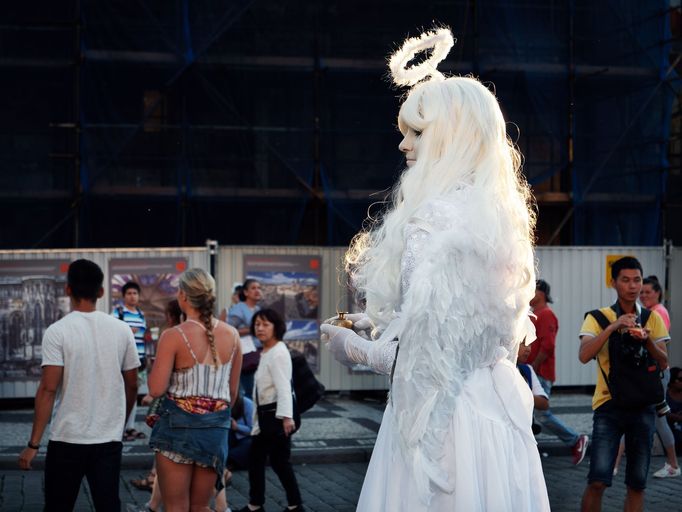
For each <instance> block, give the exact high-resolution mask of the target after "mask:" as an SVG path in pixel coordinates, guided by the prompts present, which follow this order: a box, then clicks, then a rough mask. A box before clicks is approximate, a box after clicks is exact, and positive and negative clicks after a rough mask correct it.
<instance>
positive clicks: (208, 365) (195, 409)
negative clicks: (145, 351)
mask: <svg viewBox="0 0 682 512" xmlns="http://www.w3.org/2000/svg"><path fill="white" fill-rule="evenodd" d="M178 303H179V304H180V309H182V312H183V313H184V314H185V315H186V318H187V320H186V321H185V322H183V323H182V324H180V325H178V326H176V327H174V328H172V329H168V330H166V331H164V333H163V335H162V336H161V339H160V340H159V345H158V349H157V355H156V361H155V362H154V368H153V369H152V373H151V375H150V377H149V393H150V394H151V395H152V396H154V397H159V396H165V398H164V400H163V404H162V406H161V408H160V411H159V419H158V421H157V422H156V423H155V424H154V427H153V429H152V435H151V438H150V440H149V444H150V446H151V447H152V449H153V450H154V452H155V453H156V468H157V474H158V479H159V485H160V487H161V495H162V496H163V506H164V510H165V511H166V512H173V511H176V510H177V511H187V510H190V509H191V510H193V511H194V510H197V511H198V510H210V509H209V503H210V500H211V497H212V496H213V494H214V492H215V489H216V488H218V489H220V488H222V487H223V481H222V479H223V471H224V469H225V461H226V460H227V434H228V431H229V427H230V407H231V405H232V404H233V403H234V400H235V399H236V397H237V390H238V388H239V373H240V371H241V360H242V358H241V349H240V345H239V334H238V333H237V331H236V329H234V327H231V326H229V325H227V324H226V323H224V322H220V321H218V320H217V319H215V318H214V317H213V308H214V304H215V281H214V279H213V277H211V276H210V275H209V274H208V273H206V272H205V271H204V270H202V269H190V270H187V271H185V272H184V273H183V274H182V275H181V276H180V285H179V291H178Z"/></svg>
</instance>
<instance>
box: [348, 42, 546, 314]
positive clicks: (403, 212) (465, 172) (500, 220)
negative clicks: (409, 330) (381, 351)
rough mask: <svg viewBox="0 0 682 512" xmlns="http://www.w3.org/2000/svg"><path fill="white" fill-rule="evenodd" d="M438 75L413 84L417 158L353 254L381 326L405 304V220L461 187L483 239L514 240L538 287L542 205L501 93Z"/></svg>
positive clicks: (406, 124) (522, 284)
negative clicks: (536, 243) (535, 251)
mask: <svg viewBox="0 0 682 512" xmlns="http://www.w3.org/2000/svg"><path fill="white" fill-rule="evenodd" d="M448 33H449V32H448ZM450 37H451V36H450ZM430 75H431V78H430V79H428V80H426V81H421V82H419V83H417V84H416V85H415V86H414V87H412V89H411V90H410V91H409V94H408V95H407V97H406V99H405V101H404V102H403V104H402V106H401V108H400V113H399V115H398V127H399V128H400V131H401V132H402V133H403V134H405V133H407V130H408V129H409V128H411V129H413V130H415V131H416V132H421V135H419V152H418V155H417V160H416V162H415V163H414V165H413V166H412V167H411V168H407V169H405V171H404V172H403V174H402V175H401V177H400V179H399V180H398V182H397V183H396V184H395V186H394V187H393V190H392V195H391V202H390V203H389V205H388V208H387V209H386V211H385V212H384V213H383V215H382V217H381V218H379V219H376V220H374V221H373V225H371V226H370V227H369V228H368V229H367V230H365V231H363V232H361V233H359V234H358V235H356V237H355V238H354V239H353V242H352V243H351V247H350V249H349V250H348V253H347V254H346V270H347V272H348V273H349V275H350V278H351V282H352V284H353V286H354V287H355V289H356V290H357V292H358V294H359V298H360V299H364V300H365V301H366V312H367V314H368V315H369V317H370V318H371V319H372V320H373V321H374V323H375V324H376V325H377V326H379V327H381V326H385V325H386V324H387V323H388V322H389V321H390V320H391V318H392V315H393V312H394V311H397V310H398V309H399V308H400V303H401V286H400V261H401V257H402V253H403V244H404V241H403V229H404V227H405V225H406V224H407V223H408V221H410V219H411V218H412V216H413V215H414V213H415V212H416V211H417V210H418V209H419V208H420V207H421V206H422V205H424V203H425V202H427V201H429V200H431V199H434V198H445V199H447V197H448V196H449V195H450V194H451V193H453V192H455V191H458V190H462V189H467V197H471V198H473V199H474V200H475V203H474V204H476V205H477V211H475V212H474V215H472V218H471V219H467V221H469V222H474V223H475V224H476V226H477V230H476V232H477V233H478V235H479V237H481V239H482V240H483V241H484V242H485V243H486V244H489V245H490V247H491V248H496V247H499V246H500V244H504V245H506V247H507V249H508V250H510V251H511V252H509V253H508V254H509V256H510V257H512V258H513V259H515V260H516V262H523V263H522V264H521V265H520V266H521V268H526V267H528V271H527V272H526V271H524V272H522V273H521V274H522V275H518V276H515V279H517V280H518V283H517V284H518V287H519V288H520V289H524V290H525V289H528V292H529V293H530V295H531V296H532V290H534V287H535V282H534V277H533V275H534V273H533V256H532V246H533V233H534V228H535V213H534V207H533V204H532V198H531V194H530V190H529V187H528V184H527V183H526V181H525V178H524V176H523V174H522V173H521V170H520V168H521V155H520V153H519V152H518V151H517V150H516V149H515V147H514V144H513V143H512V142H511V140H510V139H509V138H508V136H507V133H506V125H505V120H504V117H503V116H502V112H501V111H500V107H499V104H498V102H497V99H496V98H495V96H494V95H493V94H492V93H491V92H490V91H489V90H488V88H486V87H485V86H484V85H483V84H482V83H481V82H480V81H479V80H477V79H476V78H473V77H469V76H453V77H450V78H445V77H443V76H442V75H441V74H440V73H438V72H434V73H431V74H430ZM394 77H395V72H394ZM394 80H395V81H396V83H400V81H399V80H397V79H396V78H394ZM514 266H515V265H512V267H514ZM516 268H518V266H517V267H516Z"/></svg>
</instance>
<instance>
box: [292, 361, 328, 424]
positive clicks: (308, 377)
mask: <svg viewBox="0 0 682 512" xmlns="http://www.w3.org/2000/svg"><path fill="white" fill-rule="evenodd" d="M289 353H290V354H291V381H292V384H293V388H294V393H295V394H296V407H297V408H298V412H299V414H303V413H304V412H306V411H307V410H308V409H310V408H311V407H312V406H313V405H315V404H316V403H317V401H318V400H319V399H320V398H322V396H323V395H324V386H323V385H322V383H321V382H320V381H318V380H317V379H316V378H315V374H314V373H313V371H312V370H311V369H310V366H308V361H306V359H305V356H304V355H303V354H302V353H301V352H299V351H298V350H290V351H289Z"/></svg>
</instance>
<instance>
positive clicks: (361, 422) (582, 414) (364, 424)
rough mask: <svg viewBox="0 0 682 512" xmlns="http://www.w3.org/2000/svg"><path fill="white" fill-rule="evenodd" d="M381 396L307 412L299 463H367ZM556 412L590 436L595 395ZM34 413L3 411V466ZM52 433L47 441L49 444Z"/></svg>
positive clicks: (562, 403)
mask: <svg viewBox="0 0 682 512" xmlns="http://www.w3.org/2000/svg"><path fill="white" fill-rule="evenodd" d="M384 405H385V404H384V402H382V401H380V400H369V399H365V400H353V399H350V398H348V397H339V396H335V395H331V396H327V397H325V398H324V399H323V400H321V401H320V402H318V404H317V405H316V406H315V407H314V408H313V409H311V410H310V411H308V412H306V413H305V414H304V415H303V424H302V427H301V430H300V431H299V432H298V433H297V434H296V435H295V436H294V439H293V450H292V460H293V461H294V463H309V462H311V463H321V462H325V463H338V462H367V461H368V460H369V457H370V455H371V452H372V447H373V446H374V442H375V440H376V436H377V433H378V432H379V425H380V424H381V418H382V415H383V411H384ZM552 410H553V411H554V413H555V414H556V415H557V417H559V418H560V419H561V420H562V421H564V422H565V423H566V424H567V425H568V426H571V427H573V428H574V429H575V430H576V431H578V432H585V433H587V434H589V433H590V432H591V428H592V412H591V410H590V397H589V396H588V395H584V394H565V395H562V394H556V395H555V396H552ZM145 414H146V408H145V407H139V408H138V414H137V417H136V428H137V429H138V430H139V431H140V432H144V433H146V434H147V435H149V433H150V429H149V428H148V427H147V425H146V424H145V423H144V417H145ZM32 420H33V411H31V410H18V411H2V413H1V414H0V469H15V468H16V467H17V466H16V461H17V458H18V455H19V453H20V452H21V450H22V449H23V447H24V446H25V445H26V441H27V439H28V438H29V436H30V433H31V423H32ZM46 439H47V436H45V438H44V439H43V443H42V444H43V445H45V444H46ZM147 442H148V439H139V440H135V441H131V442H126V443H124V444H123V463H122V464H123V467H124V468H146V467H147V466H149V465H150V462H149V461H150V460H151V456H152V453H151V451H150V449H149V446H148V444H147ZM538 443H539V446H540V450H541V451H543V452H545V453H549V454H551V455H558V454H569V453H570V448H569V447H566V446H565V445H563V444H562V443H561V442H559V440H558V439H556V438H555V437H553V436H551V435H549V434H546V433H541V434H540V435H539V436H538ZM44 456H45V451H44V449H41V451H40V453H39V454H38V456H37V457H36V463H35V466H36V467H38V468H41V467H42V464H43V463H44Z"/></svg>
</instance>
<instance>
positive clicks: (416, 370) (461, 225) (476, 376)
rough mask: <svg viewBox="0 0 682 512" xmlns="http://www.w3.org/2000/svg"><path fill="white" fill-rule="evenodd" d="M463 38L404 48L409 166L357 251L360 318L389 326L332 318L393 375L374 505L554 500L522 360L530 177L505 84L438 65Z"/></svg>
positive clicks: (365, 505) (518, 504) (403, 113)
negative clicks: (503, 101)
mask: <svg viewBox="0 0 682 512" xmlns="http://www.w3.org/2000/svg"><path fill="white" fill-rule="evenodd" d="M452 45H453V39H452V35H451V33H450V31H449V30H447V29H438V30H435V31H433V32H427V33H425V34H423V35H422V36H421V37H419V38H413V39H408V40H407V41H406V42H405V44H404V45H403V46H402V48H400V49H399V50H398V51H397V52H396V53H395V54H394V55H393V56H392V58H391V59H390V68H391V74H392V76H393V80H394V82H395V83H396V84H398V85H401V86H411V89H410V91H409V94H408V95H407V97H406V99H405V101H404V102H403V104H402V107H401V109H400V114H399V116H398V126H399V128H400V131H401V132H402V134H403V135H404V139H403V141H402V142H401V143H400V146H399V148H400V150H401V151H402V152H403V153H404V154H405V156H406V160H407V169H406V170H405V172H404V173H403V174H402V176H401V178H400V180H399V182H398V183H397V184H396V186H395V187H394V194H393V200H392V203H391V206H390V208H389V209H388V210H387V211H386V213H385V214H384V215H383V218H382V219H381V221H380V222H378V223H375V224H374V227H373V228H371V229H370V230H369V231H367V232H363V233H361V234H359V235H358V236H357V237H356V238H355V239H354V241H353V243H352V245H351V248H350V249H349V251H348V254H347V258H346V259H347V268H348V270H349V272H350V275H351V279H352V282H353V285H354V286H355V288H356V289H357V290H358V292H359V293H360V295H361V296H362V298H364V299H365V301H366V312H365V313H364V314H361V315H355V316H354V317H353V318H352V319H353V320H354V321H355V326H354V328H355V329H356V330H360V329H362V328H366V327H368V326H370V325H371V326H372V327H374V330H373V334H374V338H375V339H374V340H367V339H365V338H363V337H362V336H360V335H358V334H357V333H356V332H355V331H354V330H351V329H345V328H342V327H337V326H333V325H327V324H323V325H322V327H321V330H322V332H323V335H324V337H326V338H328V339H329V343H328V347H329V348H330V350H331V351H332V352H333V354H334V356H335V357H336V358H337V359H338V360H340V361H341V362H343V363H345V364H349V365H352V364H358V363H359V364H363V365H367V366H370V367H371V368H373V369H374V370H375V371H376V372H378V373H384V374H389V375H391V376H392V377H391V392H390V395H389V400H388V404H387V406H386V411H385V413H384V417H383V420H382V423H381V428H380V430H379V434H378V437H377V441H376V445H375V448H374V452H373V454H372V459H371V462H370V464H369V468H368V470H367V475H366V477H365V482H364V484H363V487H362V493H361V495H360V500H359V503H358V507H357V510H358V511H360V512H365V511H366V512H377V511H421V510H437V511H461V512H477V511H481V512H483V511H488V512H503V511H510V512H523V511H546V510H549V501H548V498H547V490H546V486H545V480H544V476H543V473H542V466H541V463H540V457H539V454H538V450H537V445H536V442H535V438H534V437H533V434H532V432H531V424H532V411H533V396H532V393H531V391H530V389H529V387H528V385H527V384H526V383H525V381H524V380H523V378H522V377H521V375H520V374H519V372H518V370H517V369H516V366H515V361H516V354H517V350H518V345H519V342H520V341H522V340H524V339H525V340H526V342H530V341H532V340H533V339H535V333H534V331H533V330H532V324H530V322H529V321H528V316H527V314H528V303H529V301H530V299H531V298H532V297H533V296H534V293H535V272H534V255H533V245H532V238H533V230H534V225H535V217H534V212H533V209H532V207H531V198H530V192H529V189H528V185H527V183H526V182H525V180H524V179H523V177H522V174H521V171H520V161H521V159H520V155H519V153H518V152H517V151H516V149H514V146H513V144H512V143H511V142H510V141H509V139H508V137H507V134H506V129H505V121H504V118H503V116H502V113H501V111H500V107H499V105H498V103H497V100H496V98H495V96H494V95H493V94H492V93H491V92H490V91H489V90H488V89H487V88H486V87H485V86H484V85H482V84H481V83H480V82H479V81H478V80H476V79H475V78H470V77H459V76H453V77H450V78H446V77H444V76H443V75H442V74H441V73H439V72H438V71H437V70H436V65H437V64H438V62H440V61H441V60H443V59H444V58H445V56H446V55H447V54H448V52H449V51H450V48H451V47H452ZM424 50H429V51H430V52H431V53H430V57H429V58H428V59H427V60H425V61H424V62H422V63H421V64H418V65H415V66H412V67H407V65H408V63H409V62H410V61H411V60H412V59H413V58H414V57H415V55H416V54H417V53H418V52H421V51H424Z"/></svg>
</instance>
